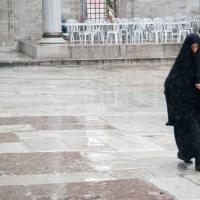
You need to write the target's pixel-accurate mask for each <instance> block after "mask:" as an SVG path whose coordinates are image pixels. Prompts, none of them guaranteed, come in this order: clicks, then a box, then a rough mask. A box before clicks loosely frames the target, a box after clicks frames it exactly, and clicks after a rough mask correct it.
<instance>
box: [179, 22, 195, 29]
mask: <svg viewBox="0 0 200 200" xmlns="http://www.w3.org/2000/svg"><path fill="white" fill-rule="evenodd" d="M178 28H179V30H184V31H185V30H191V29H192V24H191V22H189V21H181V22H180V23H179V24H178Z"/></svg>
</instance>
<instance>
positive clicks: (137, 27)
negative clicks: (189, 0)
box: [65, 16, 200, 44]
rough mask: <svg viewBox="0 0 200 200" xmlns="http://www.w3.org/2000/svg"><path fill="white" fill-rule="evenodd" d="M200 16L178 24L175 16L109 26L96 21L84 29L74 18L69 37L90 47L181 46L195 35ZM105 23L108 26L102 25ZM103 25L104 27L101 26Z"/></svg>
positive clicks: (121, 22) (71, 21)
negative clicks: (97, 45) (168, 44)
mask: <svg viewBox="0 0 200 200" xmlns="http://www.w3.org/2000/svg"><path fill="white" fill-rule="evenodd" d="M199 21H200V16H195V17H194V18H191V17H186V16H184V17H181V18H179V20H178V21H177V19H175V18H174V17H170V16H169V17H165V18H155V19H150V18H139V17H136V18H133V19H125V18H124V19H119V18H116V19H115V22H114V23H112V24H109V23H108V22H106V21H105V20H101V21H99V22H95V21H93V20H86V21H85V22H84V23H83V24H82V26H81V25H80V24H79V23H78V22H77V21H76V20H74V19H70V20H68V21H67V23H66V24H65V25H66V26H67V30H68V33H66V34H65V36H68V37H69V39H70V41H71V43H73V44H74V43H75V41H79V42H81V43H82V42H83V43H84V44H87V42H90V43H91V44H94V42H95V39H96V41H97V42H101V43H110V42H114V43H115V44H119V43H122V42H123V41H125V42H126V43H128V42H131V43H137V42H139V43H143V42H144V40H146V41H149V42H154V41H155V42H156V43H159V42H164V43H167V42H174V39H175V38H176V41H177V42H178V43H180V42H181V41H182V40H184V38H185V37H186V35H187V34H189V33H192V32H193V30H194V27H195V26H199ZM104 23H105V26H103V25H102V24H104ZM99 24H101V25H99Z"/></svg>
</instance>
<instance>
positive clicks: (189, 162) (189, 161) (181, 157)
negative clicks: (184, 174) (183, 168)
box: [178, 152, 193, 164]
mask: <svg viewBox="0 0 200 200" xmlns="http://www.w3.org/2000/svg"><path fill="white" fill-rule="evenodd" d="M178 158H179V159H181V160H183V161H184V162H185V163H186V164H192V163H193V162H192V161H191V160H184V159H183V156H182V155H181V154H180V152H178Z"/></svg>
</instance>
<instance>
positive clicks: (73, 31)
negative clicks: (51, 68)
mask: <svg viewBox="0 0 200 200" xmlns="http://www.w3.org/2000/svg"><path fill="white" fill-rule="evenodd" d="M67 30H68V32H69V37H70V42H71V43H73V44H74V43H75V38H76V37H77V38H78V40H79V41H80V42H81V41H82V40H81V32H80V27H79V26H78V21H77V20H75V19H69V20H67ZM75 36H76V37H75Z"/></svg>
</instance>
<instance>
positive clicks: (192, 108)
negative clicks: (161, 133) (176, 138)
mask: <svg viewBox="0 0 200 200" xmlns="http://www.w3.org/2000/svg"><path fill="white" fill-rule="evenodd" d="M194 43H197V44H199V45H200V38H199V36H198V35H196V34H190V35H188V36H187V37H186V39H185V42H184V44H183V46H182V48H181V50H180V53H179V55H178V57H177V59H176V61H175V63H174V65H173V67H172V69H171V70H170V73H169V75H168V76H167V78H166V80H165V85H164V86H165V96H166V102H167V109H168V122H167V125H172V126H173V125H174V123H175V122H176V121H177V120H181V119H187V118H192V117H195V116H196V115H197V114H199V113H198V112H199V111H198V107H199V105H198V104H199V93H200V91H199V90H198V89H197V88H196V87H195V83H200V50H198V52H197V53H195V54H194V53H193V52H192V50H191V45H192V44H194Z"/></svg>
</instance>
